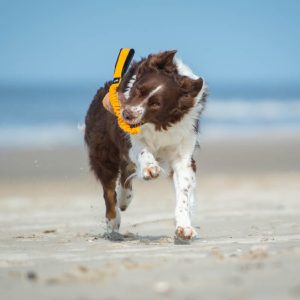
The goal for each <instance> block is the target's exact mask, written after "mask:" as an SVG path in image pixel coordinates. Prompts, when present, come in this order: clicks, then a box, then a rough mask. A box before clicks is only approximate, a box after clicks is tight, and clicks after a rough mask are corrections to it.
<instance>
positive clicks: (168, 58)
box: [148, 50, 177, 72]
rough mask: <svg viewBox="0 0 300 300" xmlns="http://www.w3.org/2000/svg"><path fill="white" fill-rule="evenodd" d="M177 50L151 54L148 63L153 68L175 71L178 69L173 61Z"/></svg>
mask: <svg viewBox="0 0 300 300" xmlns="http://www.w3.org/2000/svg"><path fill="white" fill-rule="evenodd" d="M176 52H177V50H170V51H164V52H160V53H158V54H153V55H149V57H148V65H149V66H150V67H152V68H156V69H160V70H165V71H167V72H173V71H174V70H176V65H175V64H174V62H173V59H174V56H175V54H176Z"/></svg>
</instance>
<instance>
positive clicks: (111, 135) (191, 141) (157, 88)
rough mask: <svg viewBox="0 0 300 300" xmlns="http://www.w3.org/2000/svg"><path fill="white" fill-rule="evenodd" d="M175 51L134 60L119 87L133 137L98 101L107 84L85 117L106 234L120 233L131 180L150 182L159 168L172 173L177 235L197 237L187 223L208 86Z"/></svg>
mask: <svg viewBox="0 0 300 300" xmlns="http://www.w3.org/2000/svg"><path fill="white" fill-rule="evenodd" d="M175 53H176V51H165V52H161V53H158V54H153V55H149V56H148V57H147V58H145V59H142V60H141V61H139V62H137V63H133V64H132V66H131V67H130V69H129V70H128V72H127V73H126V75H125V76H124V78H123V79H122V81H121V84H120V86H119V89H118V93H119V99H122V101H121V114H122V116H123V119H124V120H125V121H126V122H127V123H129V124H130V125H132V126H141V132H140V133H139V134H137V135H128V134H125V133H124V132H123V131H122V130H121V129H120V128H119V126H118V123H117V119H116V117H115V116H114V115H113V114H111V113H110V112H108V111H106V110H105V109H104V107H103V105H102V99H103V97H104V96H105V95H106V93H107V92H108V89H109V86H110V84H111V82H108V83H106V84H105V86H104V87H102V88H100V89H99V90H98V92H97V94H96V96H95V97H94V99H93V101H92V103H91V105H90V108H89V110H88V112H87V115H86V120H85V123H86V130H85V141H86V144H87V145H88V150H89V158H90V166H91V169H92V170H93V171H94V173H95V175H96V177H97V178H98V179H99V180H100V182H101V184H102V186H103V192H104V200H105V204H106V220H107V229H108V231H109V232H112V231H118V229H119V226H120V211H119V209H121V210H122V211H124V210H125V209H126V208H127V207H128V205H129V203H130V201H131V199H132V184H131V180H132V178H133V177H134V176H135V175H137V176H138V178H141V179H144V180H149V179H153V178H156V177H158V176H159V174H160V172H161V170H162V169H161V167H162V166H163V168H164V170H165V169H166V168H168V169H169V171H170V173H171V174H173V180H174V186H175V192H176V209H175V221H176V235H177V236H178V237H179V238H182V239H185V240H189V239H192V238H194V237H195V236H196V231H195V230H194V228H193V227H192V225H191V208H192V205H193V201H194V189H195V184H196V180H195V172H196V164H195V161H194V160H193V157H192V156H193V152H194V149H195V147H196V144H197V135H198V128H199V124H198V123H199V118H200V114H201V112H202V110H203V108H204V104H205V101H206V95H207V92H206V85H205V83H204V81H203V79H202V78H200V77H197V76H196V75H194V74H193V73H192V71H191V70H190V69H189V68H188V67H187V66H186V65H184V64H183V63H182V62H181V61H180V60H178V59H176V58H175V57H174V56H175Z"/></svg>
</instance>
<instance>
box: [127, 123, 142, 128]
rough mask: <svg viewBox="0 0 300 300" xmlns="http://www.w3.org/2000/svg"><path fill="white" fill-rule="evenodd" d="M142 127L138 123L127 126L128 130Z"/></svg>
mask: <svg viewBox="0 0 300 300" xmlns="http://www.w3.org/2000/svg"><path fill="white" fill-rule="evenodd" d="M142 125H143V123H142V122H139V123H136V124H129V126H130V128H137V127H140V126H142Z"/></svg>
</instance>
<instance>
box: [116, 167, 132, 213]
mask: <svg viewBox="0 0 300 300" xmlns="http://www.w3.org/2000/svg"><path fill="white" fill-rule="evenodd" d="M120 171H121V172H120V176H119V178H118V181H117V203H118V206H119V208H120V209H121V210H122V211H124V210H126V209H127V207H128V206H129V204H130V202H131V200H132V178H133V177H134V176H135V169H134V165H133V164H132V163H128V162H126V161H123V162H121V170H120Z"/></svg>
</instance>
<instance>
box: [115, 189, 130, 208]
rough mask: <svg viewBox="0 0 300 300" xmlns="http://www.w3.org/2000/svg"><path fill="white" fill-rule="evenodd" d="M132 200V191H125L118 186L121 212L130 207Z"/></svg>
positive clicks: (118, 200) (118, 201)
mask: <svg viewBox="0 0 300 300" xmlns="http://www.w3.org/2000/svg"><path fill="white" fill-rule="evenodd" d="M131 200H132V190H131V189H129V188H128V189H125V188H123V187H122V186H121V185H118V186H117V203H118V205H119V207H120V209H121V211H124V210H126V209H127V207H128V206H129V204H130V202H131Z"/></svg>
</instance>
